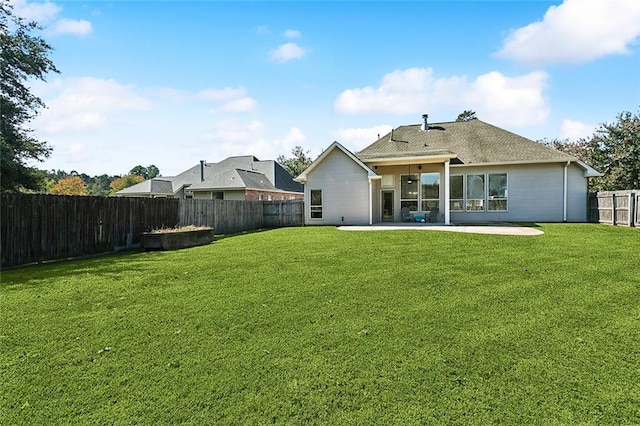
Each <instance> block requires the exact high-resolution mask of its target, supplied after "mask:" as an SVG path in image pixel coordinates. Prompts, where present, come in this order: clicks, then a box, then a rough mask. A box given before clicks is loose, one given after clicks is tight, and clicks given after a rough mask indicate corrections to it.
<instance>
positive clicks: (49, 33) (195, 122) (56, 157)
mask: <svg viewBox="0 0 640 426" xmlns="http://www.w3.org/2000/svg"><path fill="white" fill-rule="evenodd" d="M10 1H11V3H12V4H13V6H14V10H15V12H16V13H17V14H18V15H20V16H23V17H25V18H27V19H31V20H37V21H38V22H39V23H40V24H41V25H42V26H43V27H44V29H43V32H42V35H43V36H44V37H45V39H46V40H47V41H48V42H49V43H50V44H51V45H52V47H53V48H54V49H55V50H54V51H53V52H52V54H51V59H52V60H53V61H54V63H55V64H56V66H57V67H58V68H59V69H60V71H61V74H59V75H49V76H48V79H47V82H46V83H41V82H34V83H33V90H34V92H35V93H36V94H38V95H39V96H40V97H41V98H42V99H43V100H44V101H45V103H46V104H47V106H48V108H47V109H46V110H44V111H43V112H42V114H41V115H40V116H39V117H38V118H37V119H36V120H35V121H34V122H33V123H32V127H33V128H34V129H35V132H36V136H37V137H38V138H39V139H41V140H46V141H47V142H48V143H49V145H50V146H52V147H53V149H54V151H53V154H52V155H51V157H50V158H49V159H47V160H46V161H44V162H42V163H35V164H34V165H36V166H37V167H39V168H43V169H62V170H65V171H71V170H76V171H78V172H80V173H87V174H89V175H99V174H103V173H107V174H110V175H116V174H125V173H127V172H128V171H129V170H130V169H131V168H133V167H134V166H136V165H138V164H140V165H143V166H148V165H151V164H154V165H156V166H157V167H158V168H159V169H160V171H161V173H162V174H163V175H165V176H170V175H174V174H177V173H179V172H181V171H183V170H186V169H187V168H189V167H191V166H193V165H196V164H198V162H199V161H200V160H206V161H208V162H215V161H220V160H222V159H224V158H226V157H228V156H232V155H245V154H251V155H255V156H256V157H258V158H259V159H261V160H267V159H275V158H276V157H277V156H278V155H280V154H285V155H289V154H290V152H291V149H292V148H293V147H294V146H296V145H300V146H302V147H303V148H304V149H305V150H306V151H309V152H310V155H311V156H312V157H315V156H317V155H319V154H320V153H321V152H322V150H323V149H324V148H326V147H327V146H329V145H330V144H331V143H332V142H333V141H334V140H337V141H339V142H340V143H342V144H343V145H344V146H345V147H347V148H348V149H350V150H352V151H354V152H355V151H358V150H360V149H362V148H364V147H365V146H367V145H368V144H370V143H371V142H373V141H374V140H375V139H376V138H377V136H378V134H384V133H386V132H388V131H390V130H391V128H395V127H397V126H400V125H405V124H416V123H419V122H420V121H421V114H423V113H428V114H429V119H430V121H431V122H446V121H453V120H455V118H456V117H457V115H458V114H459V113H460V112H462V111H463V110H469V109H470V110H474V111H476V112H477V115H478V118H480V119H481V120H484V121H486V122H489V123H492V124H495V125H497V126H500V127H503V128H505V129H507V130H510V131H513V132H515V133H518V134H521V135H523V136H526V137H528V138H531V139H533V140H538V139H542V138H548V139H552V138H561V139H564V138H570V139H576V138H579V137H587V136H589V135H591V134H592V133H593V131H594V129H595V128H596V127H598V126H599V125H600V124H601V123H603V122H613V121H615V120H616V116H617V114H618V113H620V112H622V111H631V112H637V111H638V110H639V109H640V57H639V55H640V2H638V1H637V0H565V1H529V2H527V1H486V2H485V1H465V2H462V1H447V2H444V1H443V2H437V1H412V2H391V1H375V2H368V1H358V2H337V1H323V2H308V1H305V2H302V1H281V2H274V1H258V2H246V1H240V2H220V1H193V2H185V1H181V2H177V1H173V2H172V1H137V2H133V1H111V2H102V1H46V2H42V1H29V0H10Z"/></svg>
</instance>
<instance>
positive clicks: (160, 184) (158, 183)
mask: <svg viewBox="0 0 640 426" xmlns="http://www.w3.org/2000/svg"><path fill="white" fill-rule="evenodd" d="M170 179H171V178H153V179H149V180H145V181H143V182H140V183H136V184H135V185H132V186H129V187H127V188H124V189H122V190H120V191H118V192H116V194H118V195H120V194H127V195H135V194H140V195H165V196H166V195H173V187H172V183H171V180H170Z"/></svg>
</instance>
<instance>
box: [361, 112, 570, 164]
mask: <svg viewBox="0 0 640 426" xmlns="http://www.w3.org/2000/svg"><path fill="white" fill-rule="evenodd" d="M421 128H422V126H421V125H420V124H415V125H408V126H400V127H398V128H397V129H394V130H393V131H392V132H391V133H388V134H387V135H385V136H383V137H382V138H380V139H378V140H377V141H376V142H374V143H373V144H371V145H369V146H368V147H366V148H364V149H363V150H362V151H360V152H358V153H356V156H357V157H358V158H360V159H361V160H362V161H364V162H375V161H376V160H382V159H393V158H402V157H417V156H435V157H442V156H450V157H451V158H456V160H455V161H452V163H453V164H456V163H457V164H469V165H471V164H498V163H502V164H504V163H535V162H556V161H576V160H577V159H576V158H575V157H572V156H571V155H568V154H565V153H564V152H561V151H558V150H555V149H553V148H550V147H548V146H546V145H544V144H541V143H538V142H534V141H532V140H530V139H527V138H525V137H522V136H519V135H516V134H515V133H511V132H509V131H507V130H504V129H501V128H499V127H496V126H493V125H491V124H489V123H485V122H484V121H481V120H478V119H475V120H469V121H460V122H448V123H430V124H429V130H428V131H424V130H421Z"/></svg>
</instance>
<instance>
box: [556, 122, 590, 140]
mask: <svg viewBox="0 0 640 426" xmlns="http://www.w3.org/2000/svg"><path fill="white" fill-rule="evenodd" d="M597 127H598V126H596V125H594V124H589V123H583V122H581V121H574V120H568V119H565V120H563V121H562V124H561V125H560V131H559V132H558V138H559V139H570V140H577V139H582V138H588V137H589V136H591V135H593V133H594V132H595V131H596V128H597Z"/></svg>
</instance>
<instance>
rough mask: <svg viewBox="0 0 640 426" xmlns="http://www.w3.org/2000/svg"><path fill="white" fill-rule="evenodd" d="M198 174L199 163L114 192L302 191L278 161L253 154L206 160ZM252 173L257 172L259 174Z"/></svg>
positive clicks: (124, 193) (170, 193)
mask: <svg viewBox="0 0 640 426" xmlns="http://www.w3.org/2000/svg"><path fill="white" fill-rule="evenodd" d="M243 172H246V173H243ZM247 173H248V174H247ZM200 175H201V171H200V164H197V165H195V166H193V167H191V168H189V169H187V170H185V171H184V172H182V173H180V174H179V175H177V176H168V177H162V178H155V179H150V180H146V181H144V182H141V183H139V184H136V185H134V186H131V187H129V188H125V189H123V190H121V191H118V192H117V193H116V194H117V195H133V194H136V195H149V194H152V195H160V194H166V195H173V194H176V193H177V192H178V191H180V189H182V188H184V187H188V188H189V189H199V190H205V189H206V190H222V189H232V188H237V189H240V188H248V189H265V190H270V191H291V192H303V191H304V189H303V186H302V185H301V184H299V183H297V182H294V181H293V178H292V176H291V175H290V174H289V172H287V171H286V170H285V169H284V168H283V167H282V166H281V165H280V164H278V163H277V162H275V161H273V160H265V161H260V160H258V159H257V158H256V157H254V156H253V155H241V156H236V157H228V158H225V159H224V160H222V161H220V162H219V163H206V164H205V167H204V181H202V179H201V176H200ZM254 175H259V176H260V178H258V176H254ZM232 178H233V179H232ZM160 181H162V182H160ZM261 182H262V183H261ZM264 182H266V183H264Z"/></svg>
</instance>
